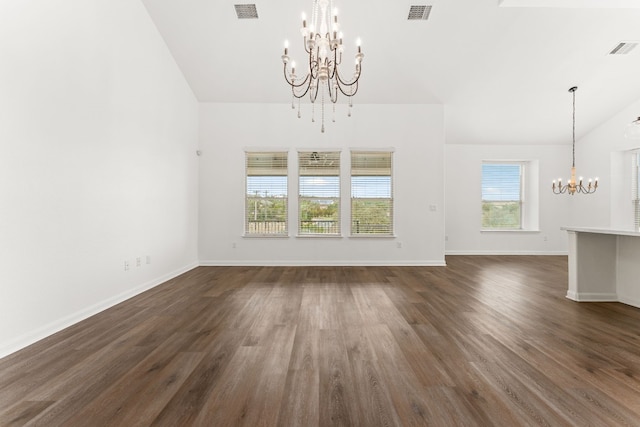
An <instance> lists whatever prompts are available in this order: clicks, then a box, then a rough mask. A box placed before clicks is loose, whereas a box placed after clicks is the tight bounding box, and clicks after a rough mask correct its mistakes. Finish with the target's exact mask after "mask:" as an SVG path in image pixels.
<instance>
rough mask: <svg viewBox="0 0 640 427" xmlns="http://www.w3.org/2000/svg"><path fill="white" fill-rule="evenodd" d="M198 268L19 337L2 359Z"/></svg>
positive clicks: (163, 278) (6, 345) (4, 346)
mask: <svg viewBox="0 0 640 427" xmlns="http://www.w3.org/2000/svg"><path fill="white" fill-rule="evenodd" d="M196 267H198V263H197V262H193V263H190V264H188V265H186V266H184V267H182V268H179V269H177V270H174V271H172V272H170V273H167V274H164V275H162V276H160V277H157V278H155V279H153V280H149V281H147V282H145V283H143V284H141V285H140V286H137V287H135V288H133V289H128V290H127V291H125V292H122V293H120V294H118V295H115V296H113V297H111V298H108V299H106V300H104V301H100V302H98V303H96V304H93V305H92V306H89V307H86V308H84V309H82V310H80V311H77V312H75V313H72V314H70V315H68V316H65V317H63V318H61V319H58V320H56V321H54V322H51V323H49V324H47V325H44V326H42V327H40V328H38V329H36V330H34V331H31V332H29V333H26V334H24V335H22V336H20V337H17V338H16V339H14V340H11V341H9V342H8V343H3V344H2V345H1V346H0V358H2V357H5V356H8V355H10V354H11V353H14V352H16V351H18V350H21V349H23V348H25V347H27V346H29V345H31V344H33V343H35V342H37V341H40V340H41V339H43V338H46V337H48V336H50V335H53V334H55V333H56V332H59V331H61V330H63V329H65V328H68V327H69V326H71V325H74V324H76V323H78V322H80V321H82V320H85V319H87V318H88V317H91V316H93V315H95V314H98V313H100V312H101V311H104V310H106V309H108V308H110V307H113V306H114V305H116V304H119V303H121V302H122V301H125V300H128V299H129V298H131V297H134V296H136V295H138V294H141V293H142V292H144V291H147V290H149V289H151V288H154V287H156V286H158V285H160V284H162V283H164V282H166V281H168V280H171V279H173V278H174V277H177V276H179V275H181V274H183V273H186V272H187V271H189V270H192V269H194V268H196Z"/></svg>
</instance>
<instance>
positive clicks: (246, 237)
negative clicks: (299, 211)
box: [242, 234, 291, 239]
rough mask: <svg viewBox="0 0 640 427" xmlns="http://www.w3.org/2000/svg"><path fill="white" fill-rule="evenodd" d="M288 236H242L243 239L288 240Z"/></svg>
mask: <svg viewBox="0 0 640 427" xmlns="http://www.w3.org/2000/svg"><path fill="white" fill-rule="evenodd" d="M289 237H291V236H289V235H288V234H243V235H242V238H243V239H288V238H289Z"/></svg>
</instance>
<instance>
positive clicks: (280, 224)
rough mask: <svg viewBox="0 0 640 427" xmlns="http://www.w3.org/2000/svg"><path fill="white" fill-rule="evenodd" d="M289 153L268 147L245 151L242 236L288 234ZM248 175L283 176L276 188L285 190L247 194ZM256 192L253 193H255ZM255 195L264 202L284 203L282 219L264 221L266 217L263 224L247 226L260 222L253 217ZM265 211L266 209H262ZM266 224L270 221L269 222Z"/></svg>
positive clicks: (255, 205)
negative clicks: (271, 193) (281, 191)
mask: <svg viewBox="0 0 640 427" xmlns="http://www.w3.org/2000/svg"><path fill="white" fill-rule="evenodd" d="M288 164H289V153H288V151H286V150H273V151H271V150H269V151H266V150H265V151H245V186H244V189H245V197H244V198H245V211H244V234H243V236H244V237H289V192H288V187H289V170H288ZM250 176H263V177H268V176H274V177H284V185H281V186H279V187H278V189H280V190H283V191H284V192H285V194H284V196H274V197H268V194H265V195H264V196H262V197H255V196H254V197H252V196H251V195H250V194H249V181H250ZM256 196H257V195H256ZM258 199H259V200H260V201H261V202H265V203H282V204H284V221H268V220H267V219H266V218H265V219H264V221H262V222H263V227H259V229H258V227H255V226H254V227H251V223H252V222H253V223H254V225H256V224H258V223H260V221H257V216H258V215H259V213H258V209H257V202H258ZM252 212H253V215H255V216H256V217H255V219H254V221H250V219H249V217H250V215H251V213H252ZM265 213H266V212H265ZM268 224H271V226H269V225H268Z"/></svg>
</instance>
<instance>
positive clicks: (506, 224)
mask: <svg viewBox="0 0 640 427" xmlns="http://www.w3.org/2000/svg"><path fill="white" fill-rule="evenodd" d="M523 169H524V164H523V163H513V162H509V163H506V162H505V163H483V164H482V228H483V229H485V230H521V229H522V212H523V209H522V204H523V194H522V193H523V192H522V189H523V179H522V177H523V176H524V173H523V172H524V171H523Z"/></svg>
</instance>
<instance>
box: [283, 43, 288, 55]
mask: <svg viewBox="0 0 640 427" xmlns="http://www.w3.org/2000/svg"><path fill="white" fill-rule="evenodd" d="M284 54H285V55H288V54H289V40H285V41H284Z"/></svg>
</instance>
